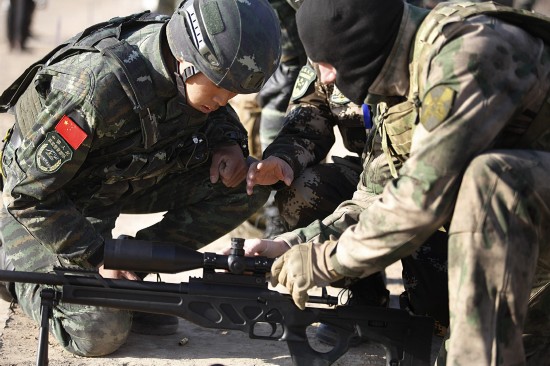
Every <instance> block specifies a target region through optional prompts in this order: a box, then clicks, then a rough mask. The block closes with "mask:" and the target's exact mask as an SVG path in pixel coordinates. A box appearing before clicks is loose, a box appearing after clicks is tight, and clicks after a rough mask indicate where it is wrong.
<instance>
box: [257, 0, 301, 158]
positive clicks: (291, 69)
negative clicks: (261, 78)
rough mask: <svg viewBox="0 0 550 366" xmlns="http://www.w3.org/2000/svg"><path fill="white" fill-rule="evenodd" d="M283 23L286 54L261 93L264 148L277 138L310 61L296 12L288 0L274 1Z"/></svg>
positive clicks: (274, 6) (273, 5)
mask: <svg viewBox="0 0 550 366" xmlns="http://www.w3.org/2000/svg"><path fill="white" fill-rule="evenodd" d="M270 4H271V6H272V7H273V9H275V11H276V12H277V15H278V17H279V21H280V24H281V32H282V35H281V37H282V39H281V42H282V44H281V46H282V55H281V63H280V64H279V67H278V68H277V70H276V71H275V73H274V74H273V76H271V78H269V80H268V81H267V82H266V84H265V85H264V86H263V88H262V90H260V92H259V93H258V95H257V100H258V105H259V106H260V107H261V108H262V114H261V116H260V127H259V134H260V144H261V149H262V151H263V150H265V148H266V147H267V146H268V145H269V144H270V143H271V142H272V141H273V139H274V138H275V137H276V136H277V133H278V132H279V130H280V129H281V127H282V125H283V120H284V117H285V112H286V110H287V107H288V102H289V100H290V95H291V93H292V88H293V86H294V82H295V81H296V78H297V76H298V73H299V72H300V68H301V67H302V66H303V65H304V64H305V63H306V56H305V51H304V47H303V46H302V43H301V42H300V39H299V38H298V31H297V29H296V16H295V15H296V11H295V10H294V9H293V8H292V6H291V5H289V3H288V2H287V0H270Z"/></svg>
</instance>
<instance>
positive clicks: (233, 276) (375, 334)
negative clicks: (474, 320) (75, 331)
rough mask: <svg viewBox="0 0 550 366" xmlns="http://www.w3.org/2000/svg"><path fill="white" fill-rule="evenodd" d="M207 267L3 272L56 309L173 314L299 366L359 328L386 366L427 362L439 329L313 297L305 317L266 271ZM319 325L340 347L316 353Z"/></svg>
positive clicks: (403, 315)
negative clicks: (184, 273)
mask: <svg viewBox="0 0 550 366" xmlns="http://www.w3.org/2000/svg"><path fill="white" fill-rule="evenodd" d="M106 253H107V251H106ZM200 255H201V256H204V263H206V262H208V263H217V262H220V261H221V262H224V261H225V262H227V261H229V262H231V259H230V257H231V256H220V255H217V254H213V253H204V254H203V253H201V254H200ZM214 257H216V259H214ZM233 259H234V258H233ZM248 260H249V259H247V261H248ZM258 260H260V262H261V261H262V259H261V258H259V259H258V258H257V259H256V261H255V262H254V263H255V264H253V265H252V266H254V267H256V268H257V263H260V262H258ZM106 262H107V261H106ZM204 263H200V264H199V265H197V266H196V267H195V268H197V267H199V268H200V266H202V267H203V277H202V278H194V277H191V278H190V279H189V282H182V283H165V282H150V281H130V280H121V279H106V278H103V277H101V276H100V275H99V274H98V272H96V271H85V270H78V269H77V270H67V269H63V270H61V269H57V270H56V273H36V272H19V271H1V270H0V281H5V282H25V283H36V284H41V285H49V286H54V291H55V301H56V302H59V301H61V302H66V303H73V304H82V305H95V306H105V307H111V308H117V309H125V310H129V311H142V312H149V313H157V314H169V315H174V316H177V317H180V318H183V319H186V320H188V321H190V322H192V323H194V324H197V325H199V326H202V327H205V328H213V329H227V330H239V331H242V332H245V333H247V334H248V335H249V337H250V338H254V339H264V340H279V341H285V342H286V343H287V345H288V348H289V351H290V355H291V357H292V360H293V363H294V365H296V366H328V365H331V364H332V363H333V362H335V361H336V360H337V359H338V358H340V357H341V356H342V355H343V354H345V353H346V352H347V350H348V348H349V341H350V339H351V337H352V336H353V334H354V331H355V327H356V326H360V327H361V331H362V335H363V336H365V337H366V338H368V339H369V340H371V341H372V342H375V343H380V344H381V345H383V346H384V348H385V350H386V356H387V365H389V366H427V365H429V363H430V354H431V339H432V334H433V324H434V321H433V319H432V318H430V317H425V316H417V315H412V314H410V313H409V312H407V311H405V310H399V309H388V308H380V307H369V306H350V305H335V303H336V300H335V299H334V298H331V297H327V296H322V297H320V296H312V297H310V301H309V302H310V303H312V304H313V303H317V304H325V305H322V306H308V307H306V309H305V310H300V309H298V307H296V305H295V304H294V302H293V301H292V298H291V297H290V295H287V294H282V293H279V292H278V291H274V290H270V289H269V288H268V285H267V282H266V279H265V273H261V272H262V271H260V272H256V273H254V272H247V271H245V270H249V269H251V268H248V267H250V266H248V267H247V266H242V267H239V268H242V269H243V270H242V271H241V270H239V271H237V272H242V273H233V272H231V271H227V268H224V269H226V271H224V272H219V271H216V270H215V267H216V266H208V265H207V266H205V264H204ZM270 263H271V262H270ZM261 266H262V267H265V263H263V264H262V265H261ZM217 267H219V266H217ZM222 267H225V266H222ZM119 269H127V268H119ZM188 269H190V268H188ZM327 305H329V306H327ZM315 323H324V324H330V325H332V326H334V328H335V329H337V331H338V334H339V337H338V338H339V340H338V343H337V344H336V346H335V347H334V348H333V349H331V350H330V351H328V352H319V351H317V350H315V349H313V348H312V347H311V345H310V344H309V342H308V338H307V335H306V329H307V327H308V326H310V325H312V324H315ZM266 328H267V329H269V330H270V331H268V332H266V331H265V329H266Z"/></svg>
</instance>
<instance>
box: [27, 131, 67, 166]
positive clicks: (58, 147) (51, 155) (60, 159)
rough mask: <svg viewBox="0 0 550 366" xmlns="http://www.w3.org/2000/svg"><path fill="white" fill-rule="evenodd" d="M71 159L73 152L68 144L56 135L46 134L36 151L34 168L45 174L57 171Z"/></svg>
mask: <svg viewBox="0 0 550 366" xmlns="http://www.w3.org/2000/svg"><path fill="white" fill-rule="evenodd" d="M72 158H73V150H72V149H71V147H70V146H69V144H68V143H67V142H66V141H65V140H64V139H63V138H62V137H61V136H60V135H59V134H58V133H57V132H48V133H47V134H46V138H45V139H44V141H43V142H42V143H41V144H40V146H38V149H37V150H36V156H35V160H36V166H37V167H38V169H39V170H40V171H41V172H43V173H47V174H51V173H54V172H56V171H57V170H59V168H61V166H62V165H63V164H65V163H66V162H68V161H70V160H71V159H72Z"/></svg>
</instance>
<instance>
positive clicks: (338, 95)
mask: <svg viewBox="0 0 550 366" xmlns="http://www.w3.org/2000/svg"><path fill="white" fill-rule="evenodd" d="M330 101H331V102H332V103H334V104H348V103H349V102H350V100H349V99H348V98H346V96H345V95H344V94H342V92H341V91H340V89H338V88H337V87H336V85H334V91H333V92H332V95H331V96H330Z"/></svg>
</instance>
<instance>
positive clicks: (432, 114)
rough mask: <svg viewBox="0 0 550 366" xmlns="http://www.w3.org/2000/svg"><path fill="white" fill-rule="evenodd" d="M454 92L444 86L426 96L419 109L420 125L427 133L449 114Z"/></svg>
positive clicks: (437, 87)
mask: <svg viewBox="0 0 550 366" xmlns="http://www.w3.org/2000/svg"><path fill="white" fill-rule="evenodd" d="M455 95H456V92H455V91H454V90H453V89H451V88H449V87H446V86H442V85H441V86H436V87H435V88H433V89H432V90H430V92H429V93H428V94H427V95H426V97H425V98H424V100H423V101H422V106H421V107H420V123H422V125H423V126H424V128H426V130H428V131H432V130H433V129H434V128H436V127H437V126H439V125H440V124H441V122H443V121H444V120H445V119H446V118H447V117H448V116H449V113H450V112H451V109H452V108H453V104H454V100H455Z"/></svg>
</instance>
